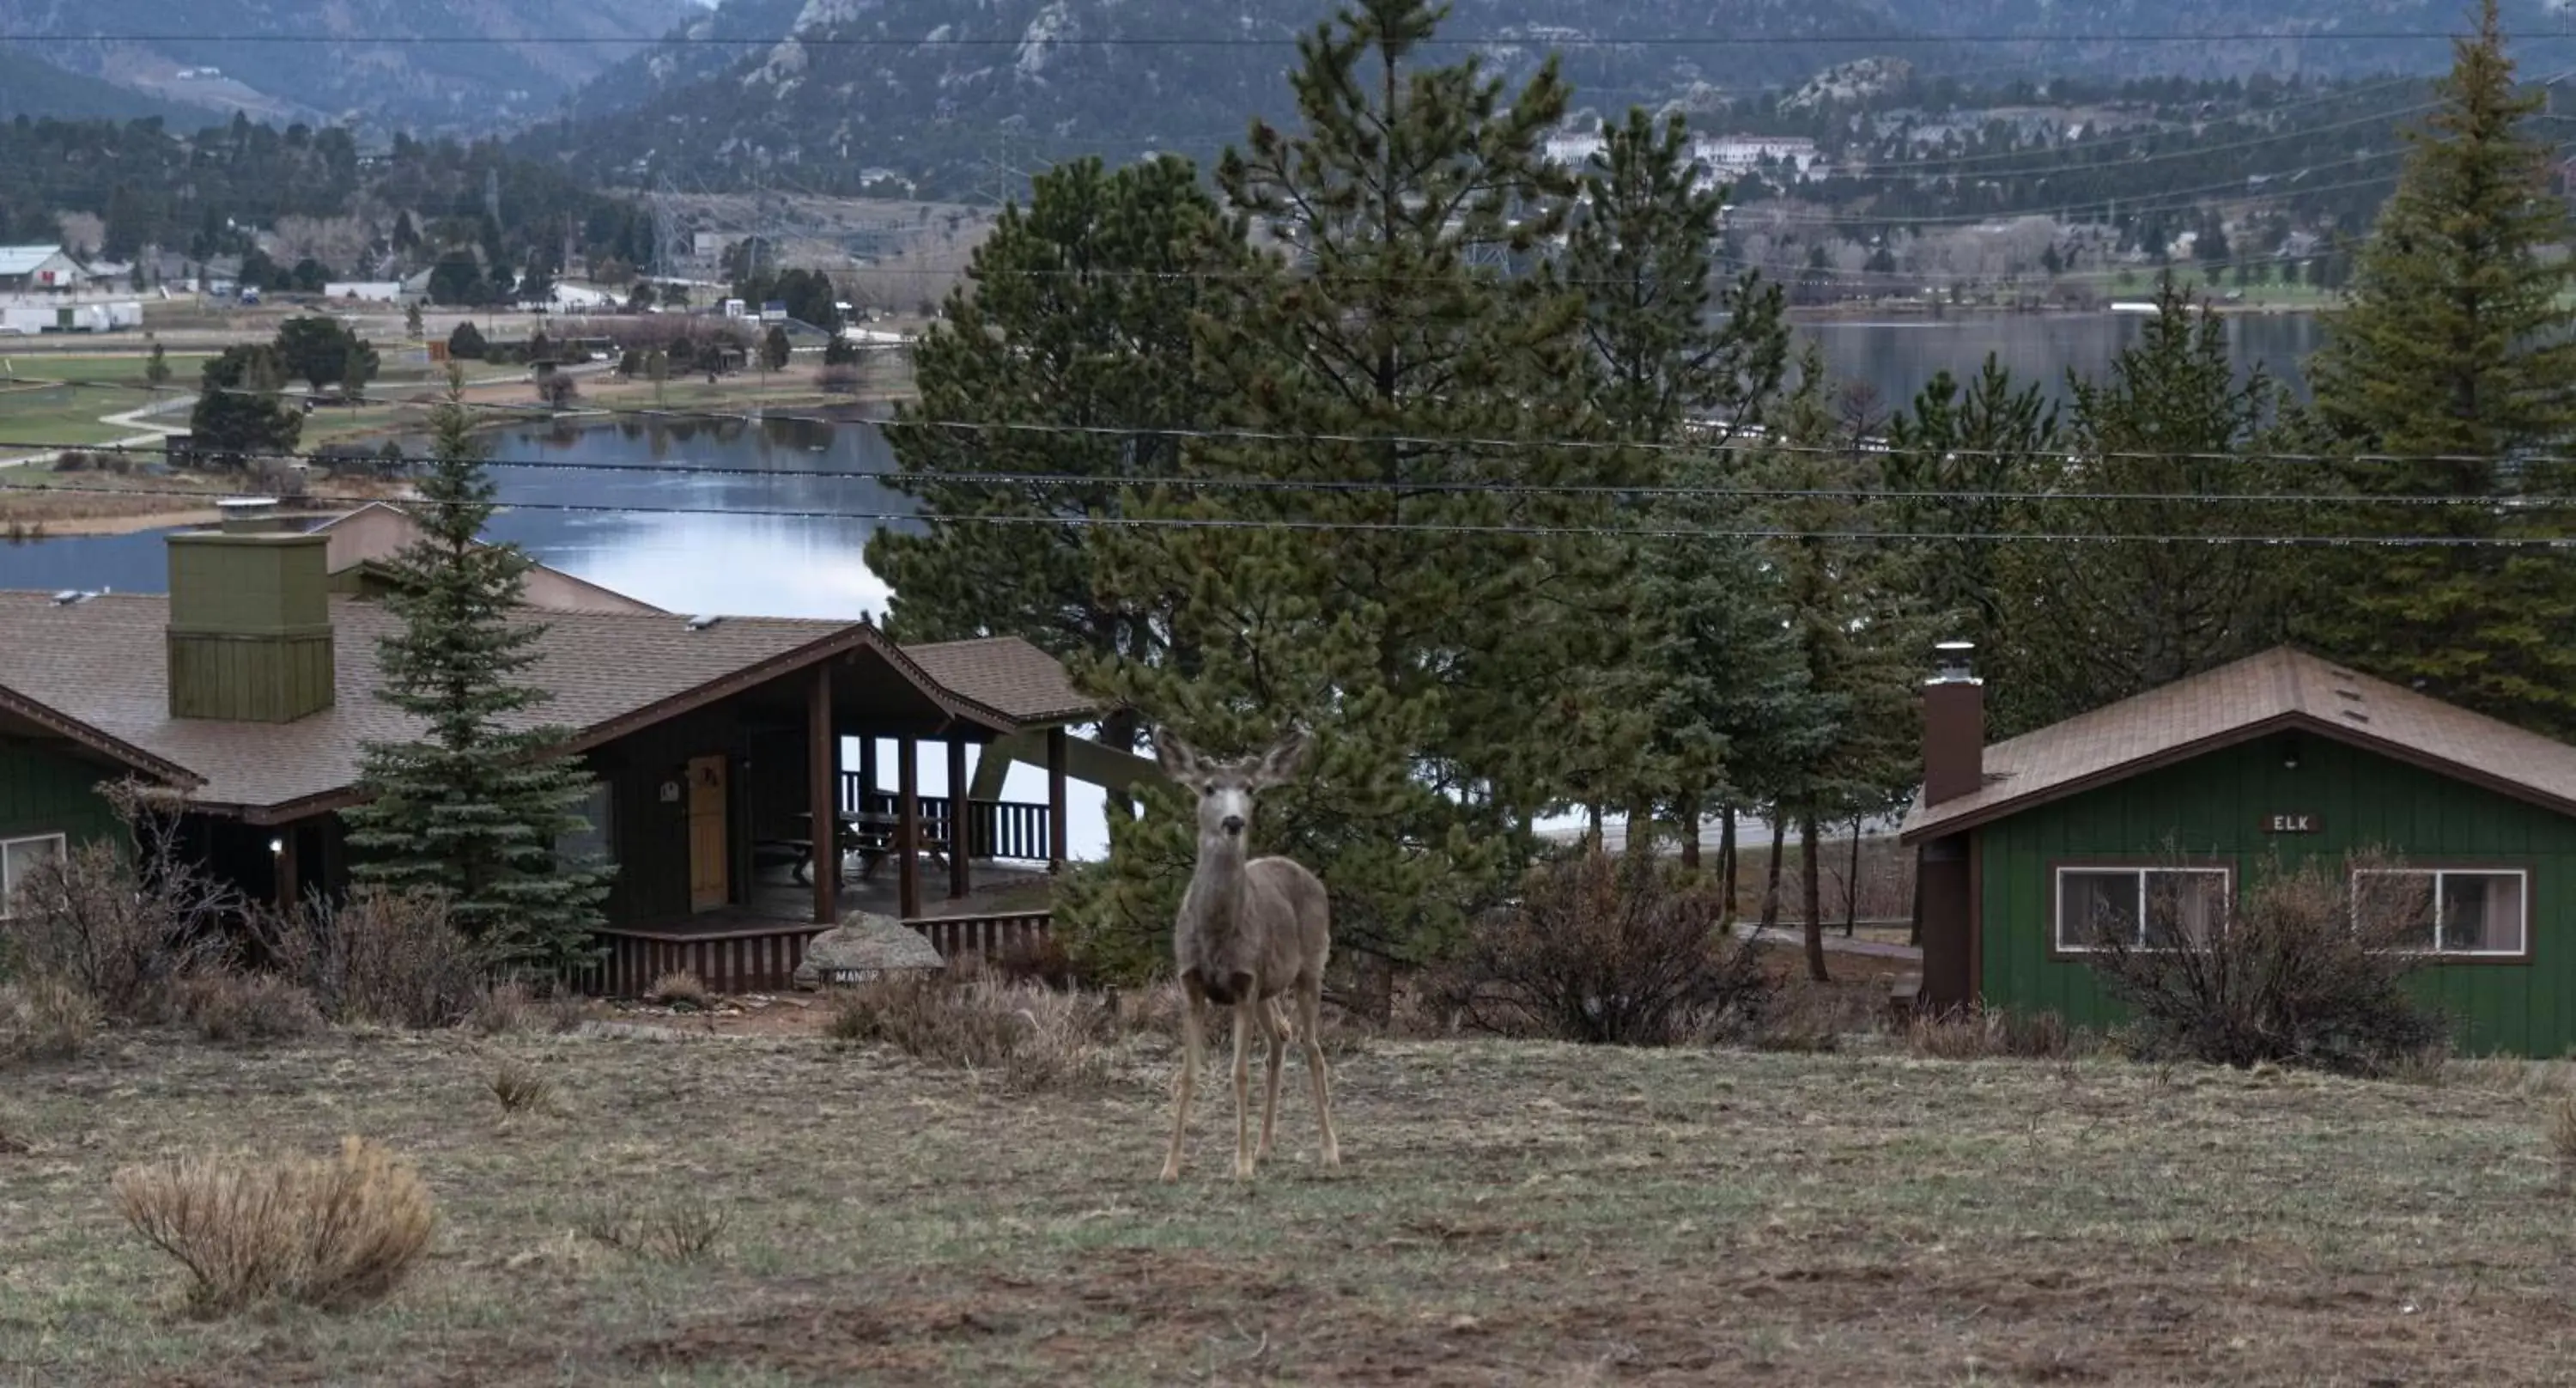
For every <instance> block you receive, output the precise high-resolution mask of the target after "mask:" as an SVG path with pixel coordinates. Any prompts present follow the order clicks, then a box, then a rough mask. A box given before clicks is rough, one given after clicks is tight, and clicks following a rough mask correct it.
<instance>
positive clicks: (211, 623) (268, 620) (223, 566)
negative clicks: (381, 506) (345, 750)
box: [167, 497, 334, 723]
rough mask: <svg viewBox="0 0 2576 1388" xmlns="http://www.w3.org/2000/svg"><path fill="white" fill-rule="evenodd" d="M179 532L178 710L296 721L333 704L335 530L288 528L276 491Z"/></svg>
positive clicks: (174, 606)
mask: <svg viewBox="0 0 2576 1388" xmlns="http://www.w3.org/2000/svg"><path fill="white" fill-rule="evenodd" d="M218 509H219V510H220V511H221V512H222V513H223V523H222V524H221V525H220V526H218V527H217V528H215V529H212V530H186V531H180V532H177V533H175V534H173V535H171V536H170V541H169V555H170V625H169V628H168V631H167V636H168V648H169V661H170V667H169V675H170V716H171V717H173V718H214V719H226V720H232V721H238V722H249V723H292V722H294V721H295V720H296V719H298V718H302V717H304V716H305V715H307V714H311V713H319V712H321V711H322V710H323V709H326V708H329V707H330V706H331V700H332V677H333V673H334V672H333V652H332V645H331V603H330V596H329V594H330V583H329V565H328V564H327V562H326V553H327V548H328V546H329V544H330V539H329V537H328V536H324V535H308V534H304V533H301V532H299V531H295V530H292V529H288V528H286V523H285V522H283V521H281V520H280V519H279V518H278V516H277V502H276V501H275V500H274V499H273V498H269V497H231V498H227V499H225V500H224V501H223V502H221V503H219V505H218Z"/></svg>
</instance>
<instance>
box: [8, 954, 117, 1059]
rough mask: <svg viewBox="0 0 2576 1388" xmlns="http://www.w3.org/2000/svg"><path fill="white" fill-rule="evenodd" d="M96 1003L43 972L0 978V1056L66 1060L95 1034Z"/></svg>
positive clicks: (75, 1056) (75, 1053)
mask: <svg viewBox="0 0 2576 1388" xmlns="http://www.w3.org/2000/svg"><path fill="white" fill-rule="evenodd" d="M98 1024H99V1016H98V1004H97V1003H95V1002H92V1001H90V997H89V994H87V993H84V992H82V991H81V990H80V989H78V988H75V987H73V986H72V985H71V984H70V983H68V982H65V981H64V980H62V979H59V978H55V977H53V976H52V975H49V974H42V975H38V976H36V977H34V978H28V979H21V980H19V981H18V982H15V983H10V984H0V1060H71V1059H75V1058H77V1057H78V1056H79V1055H80V1053H81V1051H82V1050H84V1049H85V1048H87V1047H88V1045H89V1043H90V1041H91V1039H92V1038H93V1037H95V1036H97V1035H98Z"/></svg>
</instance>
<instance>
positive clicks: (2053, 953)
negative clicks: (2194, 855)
mask: <svg viewBox="0 0 2576 1388" xmlns="http://www.w3.org/2000/svg"><path fill="white" fill-rule="evenodd" d="M2070 872H2133V873H2136V874H2138V930H2139V936H2140V938H2139V942H2138V943H2137V944H2135V945H2132V946H2131V947H2130V950H2131V952H2132V953H2137V954H2168V953H2171V952H2172V950H2171V949H2170V948H2169V947H2155V946H2150V945H2148V944H2147V943H2146V942H2145V933H2146V919H2147V909H2146V906H2147V903H2146V892H2147V877H2148V875H2149V874H2152V873H2159V872H2168V873H2187V874H2191V875H2194V876H2215V877H2216V878H2218V879H2219V905H2220V920H2219V924H2220V927H2221V928H2222V929H2223V928H2224V927H2225V925H2226V922H2227V917H2228V916H2229V915H2231V914H2232V913H2233V912H2234V911H2235V909H2236V864H2235V863H2234V862H2233V861H2231V860H2228V859H2225V858H2198V859H2184V860H2182V861H2180V862H2176V861H2175V860H2173V859H2171V858H2063V859H2058V860H2056V861H2053V862H2051V863H2050V864H2049V865H2048V957H2049V958H2050V959H2052V960H2059V961H2063V962H2066V963H2075V964H2081V963H2086V962H2089V961H2091V960H2094V959H2098V958H2100V957H2101V955H2102V950H2101V949H2100V948H2099V947H2097V946H2093V945H2076V946H2072V947H2070V946H2068V945H2067V944H2066V943H2065V940H2066V935H2065V924H2066V922H2065V910H2066V874H2068V873H2070Z"/></svg>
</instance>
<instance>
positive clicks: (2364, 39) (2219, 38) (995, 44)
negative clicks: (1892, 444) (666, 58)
mask: <svg viewBox="0 0 2576 1388" xmlns="http://www.w3.org/2000/svg"><path fill="white" fill-rule="evenodd" d="M2466 37H2468V35H2466V34H2464V33H2462V32H2460V31H2458V30H2452V29H2347V30H2331V31H2327V30H2304V29H2235V30H2200V31H2194V30H2186V29H2164V30H2143V29H2142V30H2129V31H2125V32H2123V31H2119V30H2107V29H2106V30H2071V31H2066V32H2061V33H2039V34H2034V33H2027V32H2016V31H2012V30H1990V31H1985V32H1970V33H1937V32H1936V33H1922V34H1912V33H1904V32H1882V33H1866V34H1863V33H1842V34H1713V33H1681V34H1676V33H1663V34H1596V35H1579V34H1554V33H1550V34H1544V35H1538V34H1511V33H1495V34H1436V35H1433V36H1431V37H1428V38H1424V39H1422V40H1420V41H1419V42H1418V44H1417V46H1418V47H1423V48H1545V49H1565V48H1576V49H1597V48H1648V47H1652V48H1825V47H1849V46H1871V47H1886V46H1904V47H1912V48H1921V47H1939V46H1942V45H1945V44H1962V43H1975V44H1999V43H2000V44H2023V45H2031V46H2042V45H2059V44H2073V43H2178V44H2202V43H2274V42H2289V43H2319V44H2324V43H2409V42H2423V43H2432V42H2442V43H2450V42H2454V41H2457V40H2460V39H2463V38H2466ZM2507 37H2508V38H2511V39H2513V40H2514V41H2516V42H2520V43H2538V42H2545V41H2547V40H2550V39H2555V38H2563V37H2566V35H2563V34H2560V33H2556V32H2550V31H2541V32H2523V33H2513V32H2510V31H2509V32H2508V33H2507ZM1305 39H1306V35H1305V34H1303V33H1294V34H1282V35H1278V36H1276V37H1270V36H1261V35H1250V34H1102V35H1064V36H1058V37H1050V38H1048V39H1046V40H1045V43H1046V46H1048V47H1052V48H1106V49H1118V48H1145V49H1192V48H1214V49H1246V48H1249V49H1273V48H1295V47H1297V46H1298V45H1299V44H1301V43H1303V42H1304V41H1305ZM1029 42H1030V40H1029V37H1028V35H1026V34H1025V33H1019V34H1007V35H1005V34H951V33H946V32H943V31H937V30H934V31H932V32H930V33H927V34H901V35H886V34H815V33H787V34H774V35H744V36H738V37H728V36H724V35H716V34H706V35H694V34H692V35H682V34H671V35H665V36H663V37H661V38H635V37H631V36H628V37H619V36H613V35H601V34H520V35H501V34H455V35H434V34H382V35H373V36H369V35H351V34H315V33H271V34H206V33H202V32H200V33H176V32H155V31H134V32H125V33H15V34H0V43H27V44H86V43H189V44H197V45H204V46H215V45H232V44H240V45H258V46H261V47H274V46H290V47H346V48H361V47H377V46H382V47H470V48H527V47H616V48H648V49H660V50H670V49H678V50H685V49H691V48H742V49H765V48H775V47H778V46H779V45H781V44H784V43H795V44H798V45H800V46H802V47H806V48H1008V49H1014V50H1016V49H1020V48H1024V47H1027V46H1028V45H1029Z"/></svg>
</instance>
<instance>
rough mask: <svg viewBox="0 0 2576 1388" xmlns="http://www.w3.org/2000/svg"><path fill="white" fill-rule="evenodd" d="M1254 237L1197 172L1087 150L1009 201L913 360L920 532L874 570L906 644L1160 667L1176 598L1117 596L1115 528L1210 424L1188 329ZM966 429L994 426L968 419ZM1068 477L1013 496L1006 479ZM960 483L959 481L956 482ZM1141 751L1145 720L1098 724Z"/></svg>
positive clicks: (908, 464)
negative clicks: (1021, 643) (1010, 647)
mask: <svg viewBox="0 0 2576 1388" xmlns="http://www.w3.org/2000/svg"><path fill="white" fill-rule="evenodd" d="M1242 237H1243V228H1242V226H1241V225H1240V224H1239V223H1235V222H1229V221H1226V220H1225V219H1223V218H1221V217H1219V215H1218V213H1217V209H1216V204H1215V202H1214V200H1212V199H1211V198H1210V197H1209V196H1208V194H1207V191H1206V190H1205V189H1204V188H1203V187H1202V186H1200V184H1199V181H1198V174H1197V171H1196V170H1195V169H1194V168H1193V167H1192V166H1191V165H1190V164H1189V162H1188V161H1186V160H1182V159H1178V158H1173V157H1168V156H1167V157H1163V158H1158V159H1152V160H1148V161H1146V162H1144V163H1141V164H1136V165H1131V166H1129V167H1126V168H1122V169H1117V170H1114V171H1112V170H1109V169H1106V168H1104V167H1103V166H1102V165H1101V163H1100V161H1099V160H1097V159H1080V160H1076V161H1074V162H1072V163H1068V164H1062V165H1058V166H1057V167H1055V168H1053V169H1050V170H1048V171H1046V172H1045V173H1042V174H1039V175H1038V176H1037V178H1036V179H1035V180H1034V181H1033V183H1032V185H1031V193H1030V201H1029V205H1028V206H1027V207H1026V208H1021V207H1019V206H1017V205H1013V206H1011V207H1008V208H1005V209H1004V210H1003V212H1002V217H1001V220H1000V222H999V223H998V224H997V225H996V226H995V227H994V229H993V231H992V234H991V235H989V236H987V237H986V238H985V239H984V241H983V242H982V244H980V245H979V246H977V247H976V249H975V253H974V258H973V260H972V261H971V262H970V263H969V266H968V269H967V279H968V281H969V283H970V285H971V286H972V288H971V292H970V290H969V289H967V288H960V289H958V290H957V291H956V292H954V293H952V294H951V295H950V296H949V299H948V305H947V308H946V310H945V311H944V312H943V313H942V314H941V315H940V317H939V318H938V320H937V321H935V322H933V323H932V324H931V326H930V328H929V330H928V331H927V332H925V333H924V334H923V336H922V339H921V341H920V342H919V343H918V344H917V345H916V347H915V350H914V356H913V361H914V369H913V377H914V382H915V387H916V390H917V392H918V399H917V400H916V401H914V402H911V403H907V404H905V405H903V406H901V407H899V408H898V410H897V412H896V416H895V422H894V424H893V425H892V426H890V428H889V429H888V437H889V438H890V440H891V441H892V443H893V445H894V450H895V462H896V467H897V474H896V476H895V477H893V478H891V479H889V485H891V486H893V487H894V488H895V489H896V490H898V491H901V492H904V493H905V494H907V495H909V496H911V497H913V498H914V499H915V500H916V501H917V503H918V504H919V506H920V509H921V512H922V517H923V523H922V525H921V527H920V528H919V529H918V530H914V531H896V530H880V531H878V532H877V533H876V535H875V536H874V537H873V538H871V539H870V540H869V542H868V556H867V557H868V565H869V567H870V568H871V569H872V570H873V571H874V572H876V573H877V574H878V575H880V576H882V577H883V578H884V579H885V580H886V582H887V583H888V584H889V585H891V586H892V587H893V589H894V602H893V606H892V609H891V611H890V612H889V614H888V621H889V623H890V628H891V630H893V631H894V632H895V633H896V634H897V635H898V636H900V637H901V638H902V639H904V640H907V641H940V640H953V639H958V638H963V637H972V636H983V635H989V634H992V633H995V632H1007V633H1010V634H1012V635H1016V636H1021V637H1024V638H1026V639H1028V640H1030V641H1032V642H1034V643H1036V644H1037V645H1038V646H1039V647H1041V648H1042V649H1044V650H1046V651H1048V652H1050V653H1052V654H1054V655H1057V656H1059V657H1063V658H1066V659H1085V658H1090V659H1098V658H1108V657H1121V658H1125V659H1130V660H1136V661H1141V662H1145V663H1148V664H1151V663H1158V662H1160V661H1161V660H1162V659H1163V658H1164V654H1165V650H1166V647H1167V644H1168V637H1169V632H1168V619H1167V617H1166V616H1165V613H1166V612H1167V610H1168V608H1169V607H1170V602H1169V601H1168V600H1166V599H1164V598H1163V597H1162V596H1160V595H1158V594H1146V595H1143V596H1141V597H1139V598H1137V599H1136V600H1133V601H1126V600H1119V599H1116V598H1113V597H1111V596H1109V595H1108V594H1106V593H1105V592H1104V591H1103V590H1102V587H1101V584H1100V578H1099V573H1098V570H1099V568H1100V565H1101V563H1102V562H1103V561H1102V558H1101V551H1102V547H1103V544H1104V542H1105V539H1106V536H1105V533H1104V532H1103V531H1102V530H1101V529H1099V528H1098V527H1096V526H1095V525H1093V524H1090V522H1091V521H1093V520H1095V519H1114V518H1116V517H1117V516H1119V515H1120V514H1121V513H1122V511H1124V510H1125V509H1126V508H1127V506H1128V504H1129V502H1130V500H1131V499H1141V497H1142V493H1141V492H1138V491H1137V490H1136V484H1137V483H1138V482H1139V480H1140V479H1147V478H1157V477H1169V476H1172V475H1174V473H1175V471H1176V469H1177V468H1178V466H1179V458H1180V451H1181V444H1182V438H1181V433H1180V431H1182V430H1185V429H1187V428H1188V427H1190V426H1192V425H1195V424H1198V423H1202V422H1204V419H1203V415H1202V411H1203V410H1204V408H1205V404H1206V401H1205V392H1204V391H1202V390H1201V389H1200V388H1199V386H1198V384H1197V377H1196V375H1195V373H1194V372H1193V370H1192V367H1191V353H1192V337H1191V332H1192V329H1191V318H1192V315H1193V313H1194V312H1196V310H1197V309H1198V308H1199V306H1200V304H1201V303H1202V302H1203V301H1204V300H1205V299H1206V298H1207V297H1208V295H1209V294H1210V293H1211V292H1213V289H1214V287H1215V286H1216V285H1217V284H1218V283H1219V282H1220V281H1221V279H1222V277H1223V276H1225V275H1226V274H1228V273H1231V272H1232V271H1234V270H1236V269H1239V268H1241V261H1242V249H1241V248H1242ZM961 422H971V423H972V424H974V425H978V426H983V425H989V426H991V427H959V425H960V423H961ZM997 473H1002V474H1014V475H1018V476H1025V477H1041V478H1055V479H1062V480H1058V481H1042V482H1027V483H1016V484H1012V485H1008V486H1004V485H997V484H994V483H991V482H987V481H984V480H981V478H983V477H986V476H990V475H992V474H997ZM951 478H955V479H957V480H948V479H951ZM1101 737H1102V739H1103V740H1104V741H1105V742H1107V743H1108V744H1109V745H1111V746H1115V747H1118V748H1121V749H1122V750H1124V749H1129V748H1132V747H1133V746H1135V738H1136V722H1135V719H1134V718H1133V716H1132V715H1129V714H1125V713H1120V714H1114V715H1112V716H1111V717H1110V718H1109V720H1108V721H1107V723H1106V724H1105V725H1104V726H1103V728H1102V729H1101Z"/></svg>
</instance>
